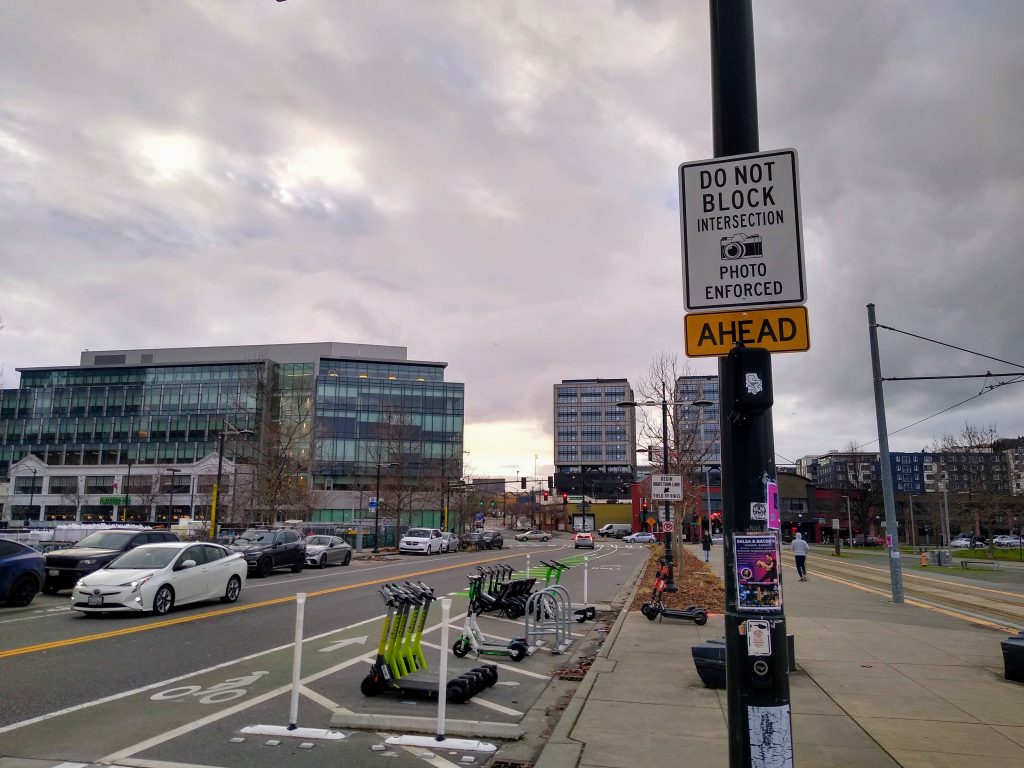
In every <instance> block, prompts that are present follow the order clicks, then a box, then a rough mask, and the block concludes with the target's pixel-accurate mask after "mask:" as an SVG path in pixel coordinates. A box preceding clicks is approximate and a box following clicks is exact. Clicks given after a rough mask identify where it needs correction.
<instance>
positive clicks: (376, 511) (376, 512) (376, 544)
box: [372, 459, 380, 554]
mask: <svg viewBox="0 0 1024 768" xmlns="http://www.w3.org/2000/svg"><path fill="white" fill-rule="evenodd" d="M375 493H376V494H377V495H376V496H375V497H374V498H375V499H377V501H376V502H375V503H374V505H373V550H372V551H373V554H377V553H378V552H380V459H377V490H376V492H375Z"/></svg>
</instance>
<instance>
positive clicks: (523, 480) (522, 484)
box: [519, 477, 526, 491]
mask: <svg viewBox="0 0 1024 768" xmlns="http://www.w3.org/2000/svg"><path fill="white" fill-rule="evenodd" d="M519 487H520V488H522V489H523V490H524V491H525V490H526V478H525V477H521V478H519Z"/></svg>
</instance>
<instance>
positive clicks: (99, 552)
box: [43, 528, 181, 595]
mask: <svg viewBox="0 0 1024 768" xmlns="http://www.w3.org/2000/svg"><path fill="white" fill-rule="evenodd" d="M162 541H181V539H179V538H178V535H177V534H176V533H174V532H173V531H149V530H147V531H140V530H123V529H118V528H108V529H107V530H105V531H96V532H95V533H90V534H89V535H88V536H86V537H85V538H84V539H82V540H81V541H80V542H78V544H76V545H75V546H74V547H72V548H71V549H56V550H54V551H52V552H47V553H46V554H45V555H43V565H44V566H45V568H46V580H45V581H44V582H43V592H44V593H46V594H47V595H55V594H57V593H58V592H59V591H60V590H62V589H71V588H72V587H73V586H75V584H76V583H77V582H78V580H79V579H80V578H82V577H83V576H85V575H86V574H88V573H92V572H93V571H95V570H98V569H100V568H102V567H103V566H104V565H106V564H107V563H109V562H110V561H111V560H113V559H114V558H115V557H119V556H120V555H123V554H124V553H125V552H127V551H128V550H129V549H135V547H137V546H139V545H141V544H158V543H160V542H162Z"/></svg>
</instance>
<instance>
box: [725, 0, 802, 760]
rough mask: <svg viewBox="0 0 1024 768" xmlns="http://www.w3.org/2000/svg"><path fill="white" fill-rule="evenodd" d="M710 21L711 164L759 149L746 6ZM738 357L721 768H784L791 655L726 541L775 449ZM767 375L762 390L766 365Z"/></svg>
mask: <svg viewBox="0 0 1024 768" xmlns="http://www.w3.org/2000/svg"><path fill="white" fill-rule="evenodd" d="M710 18H711V93H712V114H713V133H714V151H715V157H728V156H731V155H741V154H748V153H753V152H757V151H758V150H759V148H760V147H759V137H758V124H757V80H756V74H755V62H754V20H753V10H752V8H751V1H750V0H710ZM737 349H739V348H734V350H733V352H732V353H731V354H730V355H729V356H728V357H726V358H719V367H718V371H719V385H720V387H721V393H722V398H721V440H722V517H723V527H724V534H725V535H724V537H723V538H724V543H725V547H724V550H725V589H726V613H725V635H726V683H727V691H728V719H729V765H730V768H749V767H750V766H751V765H753V757H752V756H753V753H754V752H755V751H756V752H758V753H761V752H763V751H764V750H765V749H766V747H767V746H768V743H769V742H770V745H771V748H772V752H773V754H774V755H775V758H774V761H773V763H772V764H773V765H778V766H792V765H793V746H792V724H791V719H790V703H789V672H788V664H789V660H788V655H789V654H788V644H787V637H786V620H785V615H784V613H783V608H782V605H781V600H780V605H779V606H778V611H777V612H775V613H772V614H766V615H753V616H752V615H750V614H748V613H741V612H740V606H739V600H738V590H737V574H736V552H735V541H734V539H733V534H744V533H748V532H750V531H751V530H752V526H751V521H750V505H751V503H754V502H760V503H763V502H764V501H765V485H764V482H765V479H767V478H774V477H775V445H774V434H773V429H772V417H771V409H768V410H767V411H766V412H764V413H762V414H760V415H753V416H747V417H744V416H743V414H741V413H738V412H737V408H736V401H737V399H738V398H739V397H740V396H741V392H740V388H739V384H738V381H739V379H740V378H741V377H739V376H737V375H736V374H737V373H739V372H740V371H737V367H738V366H742V361H741V360H740V356H739V355H738V354H737ZM765 374H766V378H767V380H768V381H769V382H770V381H771V362H770V360H769V361H768V363H767V370H766V372H765ZM762 527H763V526H758V528H762ZM753 530H755V531H756V530H757V529H753ZM776 568H777V566H776ZM780 583H781V574H780ZM751 618H754V619H762V620H764V619H767V620H768V621H769V627H770V632H769V634H770V643H771V655H770V656H768V657H754V656H751V655H749V654H748V652H747V637H746V622H747V620H748V619H751ZM741 633H742V634H741ZM758 764H763V761H762V762H759V763H758Z"/></svg>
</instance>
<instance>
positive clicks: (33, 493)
mask: <svg viewBox="0 0 1024 768" xmlns="http://www.w3.org/2000/svg"><path fill="white" fill-rule="evenodd" d="M28 471H29V472H31V473H32V485H30V486H29V487H28V513H29V515H31V514H32V503H33V502H34V501H35V499H36V475H38V474H39V470H38V469H36V468H35V467H29V470H28Z"/></svg>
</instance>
